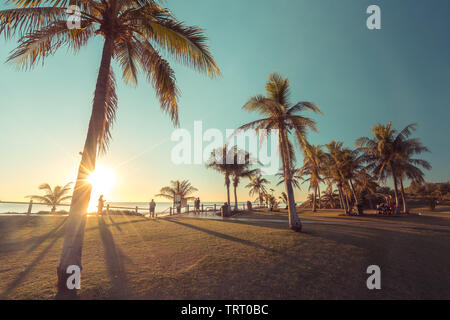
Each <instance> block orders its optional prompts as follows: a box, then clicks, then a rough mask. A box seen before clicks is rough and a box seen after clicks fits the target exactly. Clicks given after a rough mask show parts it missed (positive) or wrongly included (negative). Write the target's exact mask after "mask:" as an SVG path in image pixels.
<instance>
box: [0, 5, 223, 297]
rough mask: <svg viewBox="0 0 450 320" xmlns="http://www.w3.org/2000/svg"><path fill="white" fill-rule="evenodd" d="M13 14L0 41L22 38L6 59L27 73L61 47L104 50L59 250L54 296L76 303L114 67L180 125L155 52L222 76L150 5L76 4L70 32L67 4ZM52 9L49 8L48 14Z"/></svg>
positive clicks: (6, 15)
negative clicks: (95, 41)
mask: <svg viewBox="0 0 450 320" xmlns="http://www.w3.org/2000/svg"><path fill="white" fill-rule="evenodd" d="M10 2H11V3H12V4H13V5H15V6H16V8H13V9H9V10H1V11H0V33H2V32H3V33H4V34H5V35H6V36H7V37H13V36H19V37H20V39H19V46H18V47H17V48H16V49H15V50H14V51H13V53H12V54H11V56H10V57H9V60H10V61H14V62H16V63H18V64H19V65H20V66H22V67H32V66H34V65H36V64H37V63H38V62H44V60H45V58H47V57H48V56H50V55H53V54H54V53H55V51H56V50H57V49H58V48H60V47H63V46H65V47H68V48H70V49H72V50H73V51H78V50H79V49H80V48H81V47H83V46H85V45H86V44H87V43H88V40H89V39H91V38H92V37H94V36H100V37H101V38H102V39H103V50H102V57H101V62H100V68H99V72H98V77H97V84H96V88H95V92H94V100H93V105H92V113H91V118H90V121H89V127H88V132H87V136H86V141H85V145H84V150H83V153H82V158H81V162H80V166H79V170H78V176H77V180H76V184H75V187H74V191H73V196H72V203H71V207H70V212H69V219H68V222H67V226H66V234H65V238H64V245H63V250H62V254H61V259H60V265H59V267H58V293H59V294H60V295H68V296H72V297H73V296H74V295H76V293H75V290H68V289H67V286H66V282H67V278H68V276H69V275H68V274H67V273H66V270H67V268H68V267H69V266H70V265H77V266H80V267H81V253H82V247H83V238H84V227H85V221H86V211H87V208H88V205H89V200H90V195H91V190H92V186H91V185H90V184H89V183H87V178H88V177H89V175H90V173H92V172H93V171H94V169H95V163H96V158H97V153H100V152H106V150H107V147H108V144H109V141H110V139H111V127H112V124H113V122H114V119H115V114H116V110H117V96H116V92H115V77H114V74H113V70H112V66H111V61H112V60H113V59H115V60H116V61H117V63H118V64H119V66H120V67H121V69H122V77H123V80H124V81H125V82H126V83H129V84H133V85H136V84H137V74H138V72H139V71H142V72H143V74H144V75H145V76H146V78H147V80H148V81H149V82H151V83H152V85H153V87H154V88H155V91H156V95H157V97H158V98H159V101H160V105H161V108H162V110H163V111H165V112H167V113H168V114H169V115H170V117H171V119H172V120H173V122H174V123H175V124H178V102H177V100H178V94H179V90H178V88H177V86H176V83H175V74H174V71H173V70H172V69H171V67H170V66H169V64H168V62H167V61H166V60H165V59H163V58H162V57H161V55H160V53H159V52H158V49H162V50H163V52H166V53H168V54H170V55H171V56H172V57H174V58H175V59H176V60H178V61H181V62H183V63H184V64H186V65H188V66H191V67H193V68H194V69H196V70H198V71H200V72H205V73H207V74H208V75H210V76H215V75H218V74H219V73H220V71H219V69H218V67H217V65H216V63H215V61H214V59H213V58H212V56H211V53H210V51H209V49H208V47H207V45H206V43H205V42H206V40H207V38H206V36H205V34H204V32H203V30H201V29H199V28H197V27H190V26H186V25H184V24H183V23H182V22H180V21H178V20H177V19H176V18H175V17H174V16H173V15H172V13H171V12H170V11H169V10H168V9H165V8H162V7H161V6H160V5H158V3H157V1H154V0H143V1H139V0H124V1H120V0H79V1H77V3H78V6H79V7H80V9H81V11H80V28H79V29H69V28H68V25H67V14H66V10H67V8H66V7H67V6H68V5H69V4H72V2H71V1H69V0H47V1H44V0H11V1H10ZM46 4H49V6H46Z"/></svg>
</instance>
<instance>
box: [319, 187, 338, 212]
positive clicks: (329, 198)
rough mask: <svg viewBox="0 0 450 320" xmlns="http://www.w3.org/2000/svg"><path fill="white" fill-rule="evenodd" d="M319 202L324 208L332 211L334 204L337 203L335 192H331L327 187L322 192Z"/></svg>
mask: <svg viewBox="0 0 450 320" xmlns="http://www.w3.org/2000/svg"><path fill="white" fill-rule="evenodd" d="M321 200H322V201H323V202H324V204H325V206H326V207H328V208H331V209H334V208H336V203H337V202H339V195H338V193H337V192H336V190H333V187H332V186H328V187H327V188H326V189H325V191H324V192H323V195H322V199H321Z"/></svg>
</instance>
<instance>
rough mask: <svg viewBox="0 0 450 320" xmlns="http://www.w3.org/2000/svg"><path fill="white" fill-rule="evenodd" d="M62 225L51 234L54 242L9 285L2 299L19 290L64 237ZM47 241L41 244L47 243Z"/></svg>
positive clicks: (2, 294)
mask: <svg viewBox="0 0 450 320" xmlns="http://www.w3.org/2000/svg"><path fill="white" fill-rule="evenodd" d="M64 222H65V220H64ZM62 225H63V224H61V225H59V226H58V229H59V230H58V231H55V232H53V231H54V230H55V229H54V230H52V231H50V233H51V234H52V235H53V236H54V238H53V240H52V241H51V242H50V243H49V244H48V245H47V246H46V247H45V248H44V249H43V250H42V251H41V253H39V254H38V255H37V257H36V258H34V259H33V261H32V262H31V263H30V264H29V265H28V266H27V267H26V268H25V269H24V270H23V271H21V272H19V274H18V275H17V277H16V279H15V280H14V281H13V282H11V283H10V284H9V285H8V287H7V288H6V289H5V291H4V292H2V293H1V294H0V299H5V298H6V297H7V296H8V295H9V294H10V293H11V292H12V291H13V290H14V289H15V288H17V286H18V285H19V284H20V283H21V282H22V281H23V280H24V279H25V278H26V276H27V275H28V274H29V273H30V271H31V270H32V269H33V268H34V267H35V266H36V265H37V264H38V263H39V262H40V261H41V260H42V259H43V258H44V257H45V255H46V254H47V252H48V251H49V250H50V249H51V248H52V247H53V246H54V245H55V243H56V241H58V239H59V238H61V237H62V236H63V235H64V228H61V226H62ZM50 236H51V235H48V236H46V238H45V239H48V238H49V237H50ZM45 239H44V240H42V241H41V242H40V243H42V242H43V241H45Z"/></svg>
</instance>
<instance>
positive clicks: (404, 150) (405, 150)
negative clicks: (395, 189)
mask: <svg viewBox="0 0 450 320" xmlns="http://www.w3.org/2000/svg"><path fill="white" fill-rule="evenodd" d="M413 130H414V128H413ZM400 149H401V150H400V152H399V153H398V156H397V159H396V166H397V167H398V168H399V170H398V171H399V181H400V194H401V196H402V202H403V213H408V204H407V201H406V195H405V189H404V186H403V180H404V179H405V178H408V179H410V180H411V181H413V182H416V183H423V182H425V180H424V173H423V171H422V170H421V169H420V168H419V167H422V168H424V169H427V170H430V169H431V165H430V163H429V162H428V161H426V160H423V159H417V158H414V156H415V155H417V154H420V153H422V152H430V150H429V149H428V148H427V147H425V146H424V145H423V144H422V143H421V142H420V141H419V139H417V138H415V139H406V140H404V141H402V143H401V146H400Z"/></svg>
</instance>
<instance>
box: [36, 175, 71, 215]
mask: <svg viewBox="0 0 450 320" xmlns="http://www.w3.org/2000/svg"><path fill="white" fill-rule="evenodd" d="M71 184H72V182H69V183H68V184H66V185H65V186H63V187H61V186H56V187H55V188H53V189H52V187H50V185H49V184H48V183H43V184H41V185H40V186H39V190H43V191H44V192H45V194H44V195H43V196H39V195H32V196H27V198H31V199H32V200H37V201H40V202H42V203H44V204H46V205H48V206H49V207H52V213H53V212H55V211H56V206H57V205H59V204H61V202H63V201H65V200H69V199H70V198H72V196H68V195H67V194H68V193H69V192H70V185H71Z"/></svg>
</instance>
